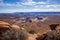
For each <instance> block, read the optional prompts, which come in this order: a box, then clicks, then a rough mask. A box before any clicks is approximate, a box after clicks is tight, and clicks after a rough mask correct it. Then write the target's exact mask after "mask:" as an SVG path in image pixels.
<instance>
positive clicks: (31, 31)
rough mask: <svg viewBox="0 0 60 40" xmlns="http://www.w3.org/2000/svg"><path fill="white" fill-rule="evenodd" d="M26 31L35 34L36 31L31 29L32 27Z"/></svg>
mask: <svg viewBox="0 0 60 40" xmlns="http://www.w3.org/2000/svg"><path fill="white" fill-rule="evenodd" d="M28 32H29V33H30V34H35V33H36V31H35V30H33V29H30V30H29V31H28Z"/></svg>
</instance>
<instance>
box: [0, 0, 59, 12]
mask: <svg viewBox="0 0 60 40" xmlns="http://www.w3.org/2000/svg"><path fill="white" fill-rule="evenodd" d="M48 1H49V0H48ZM28 5H29V6H31V7H32V9H30V8H28V9H24V10H22V8H21V9H16V10H15V9H13V10H12V9H4V10H0V12H46V11H60V5H53V4H49V3H48V2H34V1H33V0H25V1H23V2H16V4H8V3H3V0H0V6H11V7H12V6H15V7H19V8H20V7H25V6H27V7H28ZM27 7H26V8H27Z"/></svg>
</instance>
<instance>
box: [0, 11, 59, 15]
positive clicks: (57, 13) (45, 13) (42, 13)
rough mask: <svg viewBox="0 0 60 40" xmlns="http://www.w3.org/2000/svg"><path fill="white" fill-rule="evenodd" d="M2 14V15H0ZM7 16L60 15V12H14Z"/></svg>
mask: <svg viewBox="0 0 60 40" xmlns="http://www.w3.org/2000/svg"><path fill="white" fill-rule="evenodd" d="M0 14H2V13H0ZM3 14H6V13H3ZM7 14H21V15H60V12H14V13H7Z"/></svg>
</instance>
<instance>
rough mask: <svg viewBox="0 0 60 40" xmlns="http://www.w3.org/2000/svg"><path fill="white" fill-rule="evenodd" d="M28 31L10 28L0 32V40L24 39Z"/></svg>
mask: <svg viewBox="0 0 60 40" xmlns="http://www.w3.org/2000/svg"><path fill="white" fill-rule="evenodd" d="M27 37H28V33H27V32H26V31H24V30H18V29H11V30H7V31H6V32H3V33H2V37H0V40H26V39H27Z"/></svg>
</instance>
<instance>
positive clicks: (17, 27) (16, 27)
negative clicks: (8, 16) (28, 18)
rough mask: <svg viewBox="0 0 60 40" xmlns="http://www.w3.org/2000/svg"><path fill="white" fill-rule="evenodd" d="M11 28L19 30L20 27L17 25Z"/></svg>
mask: <svg viewBox="0 0 60 40" xmlns="http://www.w3.org/2000/svg"><path fill="white" fill-rule="evenodd" d="M11 27H12V28H14V29H20V27H19V26H18V25H12V26H11Z"/></svg>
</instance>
